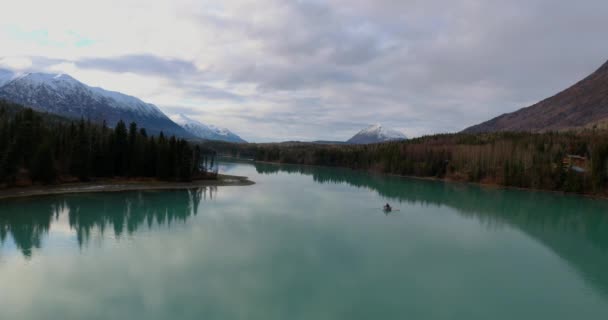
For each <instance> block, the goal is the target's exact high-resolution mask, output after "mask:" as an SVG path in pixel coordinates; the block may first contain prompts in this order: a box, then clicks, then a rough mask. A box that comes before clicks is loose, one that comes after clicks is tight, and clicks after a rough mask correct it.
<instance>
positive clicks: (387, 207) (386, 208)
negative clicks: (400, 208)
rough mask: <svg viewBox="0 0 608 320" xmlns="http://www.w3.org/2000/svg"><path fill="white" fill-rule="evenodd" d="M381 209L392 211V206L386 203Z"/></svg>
mask: <svg viewBox="0 0 608 320" xmlns="http://www.w3.org/2000/svg"><path fill="white" fill-rule="evenodd" d="M382 210H384V212H391V211H393V208H392V207H391V205H390V204H388V203H387V204H385V205H384V208H382Z"/></svg>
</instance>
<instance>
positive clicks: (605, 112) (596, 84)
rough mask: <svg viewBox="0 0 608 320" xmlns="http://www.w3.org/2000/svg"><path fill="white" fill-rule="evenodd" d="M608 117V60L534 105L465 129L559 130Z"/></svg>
mask: <svg viewBox="0 0 608 320" xmlns="http://www.w3.org/2000/svg"><path fill="white" fill-rule="evenodd" d="M606 120H608V62H606V63H605V64H604V65H603V66H602V67H600V68H599V69H598V70H597V71H595V72H594V73H592V74H591V75H590V76H588V77H587V78H585V79H583V80H581V81H580V82H578V83H577V84H575V85H573V86H572V87H570V88H568V89H566V90H564V91H562V92H560V93H558V94H557V95H555V96H553V97H550V98H548V99H545V100H543V101H541V102H539V103H537V104H535V105H533V106H530V107H527V108H524V109H520V110H518V111H516V112H513V113H507V114H503V115H501V116H499V117H496V118H494V119H492V120H489V121H486V122H483V123H481V124H478V125H475V126H472V127H469V128H467V129H465V130H464V132H466V133H479V132H496V131H532V132H542V131H559V130H565V129H572V128H578V127H585V126H587V127H588V126H593V124H595V123H598V122H605V121H606Z"/></svg>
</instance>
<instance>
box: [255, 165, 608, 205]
mask: <svg viewBox="0 0 608 320" xmlns="http://www.w3.org/2000/svg"><path fill="white" fill-rule="evenodd" d="M246 162H250V163H260V164H271V165H290V166H304V167H313V168H335V169H346V170H353V171H358V172H364V173H368V174H370V175H378V176H387V177H398V178H405V179H413V180H422V181H435V182H444V183H452V184H462V185H471V186H478V187H483V188H487V189H500V190H519V191H527V192H543V193H552V194H559V195H570V196H579V197H584V198H589V199H594V200H608V194H607V193H576V192H566V191H560V190H551V189H538V188H524V187H514V186H505V185H501V184H498V183H488V182H472V181H466V180H460V179H453V178H451V177H444V178H437V177H421V176H408V175H400V174H394V173H384V172H378V171H374V170H364V169H353V168H349V167H341V166H322V165H312V164H298V163H285V162H272V161H258V160H246Z"/></svg>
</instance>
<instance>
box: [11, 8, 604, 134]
mask: <svg viewBox="0 0 608 320" xmlns="http://www.w3.org/2000/svg"><path fill="white" fill-rule="evenodd" d="M0 5H1V7H2V8H4V9H3V10H1V11H0V68H7V69H11V70H14V71H19V72H29V71H36V72H53V73H68V74H70V75H72V76H73V77H75V78H77V79H78V80H80V81H82V82H84V83H86V84H88V85H91V86H99V87H103V88H105V89H109V90H114V91H120V92H123V93H126V94H130V95H134V96H137V97H139V98H141V99H143V100H145V101H146V102H150V103H154V104H156V105H158V106H159V107H160V108H161V109H162V110H163V111H164V112H165V113H167V114H168V115H173V114H177V113H183V114H186V115H188V116H190V117H191V118H194V119H197V120H199V121H202V122H204V123H208V124H215V125H221V126H224V127H227V128H229V129H231V130H232V131H234V132H235V133H237V134H239V135H240V136H241V137H243V138H244V139H246V140H248V141H256V142H261V141H284V140H302V141H306V140H318V139H322V140H346V139H348V138H350V136H352V135H353V134H355V133H356V132H357V131H359V130H360V129H362V128H364V127H366V126H368V125H370V124H373V123H381V124H383V125H384V126H387V127H391V128H394V129H397V130H400V131H402V132H404V133H405V134H406V135H408V136H410V137H415V136H420V135H425V134H433V133H444V132H456V131H460V130H462V129H464V128H466V127H468V126H470V125H473V124H477V123H479V122H482V121H485V120H488V119H490V118H493V117H495V116H497V115H500V114H503V113H506V112H511V111H514V110H517V109H519V108H522V107H526V106H528V105H531V104H533V103H535V102H537V101H539V100H541V99H543V98H546V97H548V96H550V95H553V94H555V93H557V92H558V91H560V90H562V89H565V88H566V87H568V86H570V85H572V84H574V83H575V82H576V81H578V80H580V79H582V78H584V77H585V76H586V75H588V74H589V73H591V72H593V71H594V70H595V69H597V68H599V67H600V66H601V65H602V64H603V63H605V62H606V61H607V60H608V41H605V40H606V30H608V19H607V18H606V16H607V14H608V1H606V0H581V1H576V2H575V1H562V0H509V1H504V0H503V1H498V0H449V1H448V0H445V1H443V0H399V1H397V0H368V1H364V0H326V1H316V0H301V1H283V0H221V1H217V0H216V1H205V0H154V1H150V0H53V1H47V0H19V1H8V0H0Z"/></svg>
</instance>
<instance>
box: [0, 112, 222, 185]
mask: <svg viewBox="0 0 608 320" xmlns="http://www.w3.org/2000/svg"><path fill="white" fill-rule="evenodd" d="M212 156H213V155H212V154H210V153H209V152H208V151H203V150H201V148H200V146H192V145H191V144H190V143H188V142H187V141H186V140H183V139H178V138H176V137H174V136H172V137H165V136H164V135H163V134H162V133H161V134H160V135H158V136H157V137H155V136H150V135H148V134H147V132H146V129H145V128H138V126H137V124H136V123H130V124H126V123H124V122H122V121H120V122H119V123H118V124H117V125H116V127H115V128H108V127H107V126H106V125H105V124H103V125H99V124H94V123H91V122H89V121H86V120H84V119H83V120H79V121H72V120H68V119H65V118H61V117H57V116H53V115H49V114H42V113H38V112H36V111H33V110H32V109H29V108H24V107H22V106H20V105H16V104H12V103H8V102H4V101H0V185H4V186H15V185H29V184H32V183H43V184H50V183H57V182H66V181H88V180H90V179H92V178H116V177H120V178H125V177H128V178H140V177H146V178H156V179H159V180H163V181H191V180H192V179H197V178H208V177H209V176H210V175H208V174H206V172H205V168H204V167H203V166H200V164H201V163H203V162H205V160H206V159H207V158H208V157H212Z"/></svg>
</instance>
